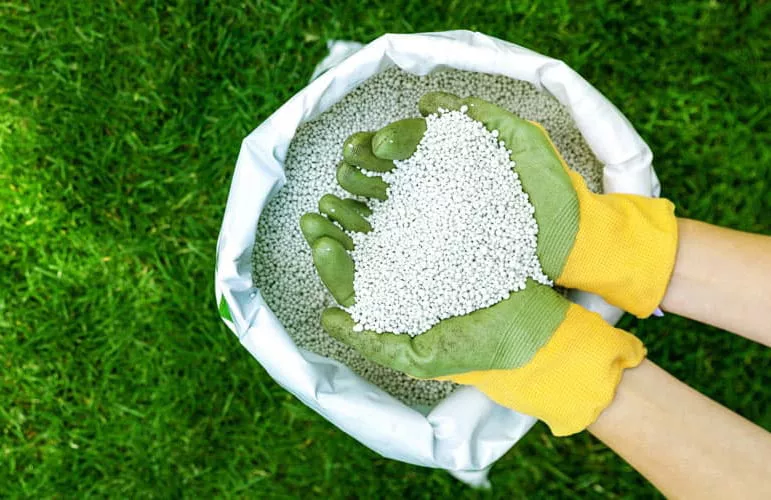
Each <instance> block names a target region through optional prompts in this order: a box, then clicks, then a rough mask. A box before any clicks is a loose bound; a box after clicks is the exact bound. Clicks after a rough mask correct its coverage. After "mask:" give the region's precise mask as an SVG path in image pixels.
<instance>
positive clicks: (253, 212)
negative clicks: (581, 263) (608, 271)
mask: <svg viewBox="0 0 771 500" xmlns="http://www.w3.org/2000/svg"><path fill="white" fill-rule="evenodd" d="M360 47H361V46H360V45H359V44H357V43H355V42H334V43H331V44H330V55H329V56H328V57H327V58H326V59H325V60H324V61H322V63H321V64H320V65H319V67H317V71H316V72H315V73H314V77H317V78H316V79H315V80H313V81H312V82H311V83H310V84H309V85H308V86H307V87H306V88H305V89H303V90H302V91H300V92H299V93H298V94H297V95H295V96H294V97H293V98H292V99H290V100H289V101H288V102H287V103H286V104H284V105H283V106H282V107H281V108H279V109H278V110H277V111H276V112H275V113H274V114H273V115H271V116H270V117H269V118H268V119H267V120H266V121H265V122H263V123H262V124H261V125H260V126H259V127H258V128H256V129H255V130H254V131H253V132H252V133H251V134H249V136H247V137H246V139H244V141H243V144H242V147H241V152H240V154H239V157H238V162H237V163H236V169H235V173H234V176H233V183H232V185H231V188H230V195H229V197H228V202H227V207H226V209H225V217H224V220H223V223H222V229H221V231H220V235H219V241H218V243H217V267H216V271H215V287H216V296H217V303H218V304H219V305H220V311H221V313H222V316H223V320H224V321H225V323H226V324H227V325H228V327H229V328H230V329H231V330H232V331H233V332H234V333H235V334H236V335H237V336H238V338H239V340H240V341H241V343H242V344H243V345H244V347H246V348H247V349H248V350H249V352H250V353H251V354H252V356H254V358H255V359H257V361H259V362H260V364H261V365H262V366H263V367H264V368H265V369H266V370H267V371H268V373H269V374H270V376H271V377H273V378H274V379H275V380H276V381H277V382H278V383H279V384H281V386H282V387H284V388H285V389H286V390H288V391H289V392H291V393H292V394H294V395H295V396H296V397H298V398H299V399H300V400H301V401H303V402H304V403H305V404H306V405H308V406H309V407H311V408H313V409H314V410H315V411H317V412H318V413H320V414H321V415H323V416H324V417H325V418H326V419H328V420H329V421H330V422H332V423H333V424H335V425H336V426H338V427H339V428H340V429H342V430H343V431H345V432H346V433H348V434H350V435H351V436H353V437H354V438H356V439H357V440H359V441H360V442H361V443H362V444H364V445H366V446H368V447H369V448H371V449H373V450H375V451H376V452H378V453H380V454H381V455H383V456H385V457H389V458H393V459H396V460H402V461H404V462H408V463H412V464H418V465H425V466H429V467H438V468H443V469H447V470H448V471H449V472H450V473H452V474H453V475H455V476H456V477H458V478H459V479H461V480H463V481H466V482H467V483H469V484H472V485H476V486H486V485H488V484H489V483H488V481H487V471H488V470H489V468H490V466H491V465H492V464H493V463H494V462H495V460H497V459H498V458H499V457H500V456H501V455H503V454H504V453H505V452H506V451H507V450H508V449H509V448H511V446H512V445H514V443H516V442H517V441H518V440H519V439H520V438H521V437H522V436H523V435H524V434H525V433H526V432H527V431H528V430H529V429H530V427H532V425H533V423H534V419H533V418H532V417H529V416H525V415H522V414H519V413H516V412H514V411H511V410H509V409H506V408H502V407H500V406H498V405H496V404H495V403H492V402H491V401H490V400H489V399H487V397H485V396H484V395H483V394H481V393H480V392H478V391H477V390H476V389H474V388H471V387H463V388H461V389H459V390H457V391H455V392H454V393H453V394H451V395H450V396H449V397H448V398H446V399H445V400H444V401H442V402H440V403H439V404H438V405H437V406H436V407H435V408H433V409H432V410H431V411H430V412H429V413H428V414H427V415H425V414H422V413H421V412H419V411H418V410H416V409H412V408H409V407H407V406H406V405H404V404H403V403H401V402H400V401H398V400H396V399H395V398H393V397H391V396H390V395H388V394H386V393H385V392H384V391H382V390H381V389H379V388H378V387H375V386H374V385H372V384H370V383H369V382H367V381H365V380H363V379H362V378H360V377H359V376H358V375H356V374H354V373H353V372H352V371H351V370H349V369H348V368H347V367H345V366H343V365H342V364H340V363H339V362H337V361H334V360H330V359H327V358H324V357H321V356H319V355H316V354H314V353H311V352H308V351H306V350H303V349H299V348H297V347H296V346H295V344H294V343H293V342H292V340H291V338H290V337H289V335H288V334H287V333H286V331H285V330H284V328H283V327H282V326H281V324H280V323H279V322H278V320H277V319H276V317H275V316H274V315H273V313H272V312H271V310H270V309H269V308H268V306H267V305H266V304H265V302H264V300H263V299H262V297H261V295H260V293H259V290H257V289H256V288H254V287H253V285H252V278H251V253H252V247H253V244H254V239H255V233H256V230H257V220H258V218H259V214H260V212H261V211H262V208H263V207H264V206H265V204H266V202H267V201H268V200H269V199H270V197H271V196H272V195H273V194H274V193H275V192H276V191H277V190H278V189H280V188H281V186H282V185H283V183H284V182H285V178H284V174H283V161H284V158H285V156H286V152H287V148H288V146H289V143H290V141H291V140H292V137H293V136H294V133H295V131H296V129H297V127H298V126H299V125H300V123H302V122H303V121H306V120H310V119H313V118H314V117H316V116H318V114H320V113H322V112H324V111H326V110H327V109H329V107H330V106H332V105H333V104H334V103H336V102H337V101H339V100H340V99H341V98H342V97H343V96H344V95H346V94H347V93H348V92H349V91H351V90H352V89H353V88H355V87H356V86H358V85H359V84H360V83H362V82H363V81H364V80H366V79H368V78H370V77H371V76H373V75H375V74H377V73H379V72H381V71H383V70H384V69H386V68H389V67H392V66H394V65H396V66H399V67H400V68H401V69H403V70H405V71H408V72H410V73H414V74H418V75H425V74H428V73H430V72H431V71H433V70H435V69H441V68H455V69H460V70H468V71H477V72H483V73H491V74H501V75H506V76H509V77H512V78H516V79H519V80H526V81H529V82H531V83H533V84H534V85H535V86H536V87H538V88H539V89H541V90H544V91H546V92H549V93H551V94H552V95H553V96H554V97H555V98H557V99H558V100H559V101H560V102H562V103H563V104H564V105H566V106H567V107H568V109H569V110H570V112H571V114H572V115H573V118H574V119H575V121H576V123H577V125H578V127H579V129H580V130H581V132H582V134H583V135H584V137H585V138H586V141H587V143H588V144H589V146H590V147H591V148H592V150H593V151H594V153H595V155H596V156H597V158H599V160H600V161H601V162H602V163H603V164H604V165H605V170H604V176H603V185H604V189H605V192H626V193H635V194H641V195H646V196H658V194H659V183H658V179H657V178H656V175H655V173H654V171H653V168H652V166H651V160H652V154H651V151H650V149H649V148H648V146H647V145H646V144H645V143H644V142H643V140H642V139H641V138H640V136H639V135H638V134H637V133H636V132H635V130H634V129H633V128H632V126H631V124H630V123H629V122H628V121H627V119H626V118H625V117H624V116H623V115H622V114H621V113H620V112H619V111H618V109H616V108H615V107H614V106H613V105H612V104H611V103H610V102H609V101H608V100H607V99H605V98H604V97H603V96H602V95H601V94H600V93H599V92H598V91H597V90H596V89H595V88H594V87H592V86H591V85H589V84H588V83H587V82H586V81H585V80H584V79H583V78H581V77H580V76H579V75H578V74H577V73H575V72H574V71H573V70H571V69H570V68H569V67H568V66H566V65H565V64H564V63H562V62H561V61H557V60H555V59H551V58H548V57H545V56H542V55H540V54H537V53H535V52H533V51H530V50H528V49H525V48H523V47H520V46H518V45H514V44H512V43H508V42H504V41H501V40H498V39H495V38H492V37H489V36H486V35H483V34H480V33H473V32H469V31H450V32H443V33H426V34H414V35H385V36H382V37H380V38H378V39H377V40H375V41H374V42H372V43H370V44H368V45H366V46H364V47H362V48H360ZM319 75H320V76H319ZM571 298H572V299H573V300H575V301H577V302H579V303H580V304H582V305H584V306H586V307H588V308H589V309H592V310H595V311H597V312H599V313H601V314H602V315H603V316H604V317H605V319H607V320H608V321H609V322H611V323H615V322H617V321H618V319H619V318H620V317H621V314H622V312H621V311H620V310H618V309H616V308H614V307H612V306H609V305H608V304H606V303H605V302H604V301H602V299H600V298H599V297H596V296H593V295H590V294H586V293H583V292H575V293H573V294H572V295H571Z"/></svg>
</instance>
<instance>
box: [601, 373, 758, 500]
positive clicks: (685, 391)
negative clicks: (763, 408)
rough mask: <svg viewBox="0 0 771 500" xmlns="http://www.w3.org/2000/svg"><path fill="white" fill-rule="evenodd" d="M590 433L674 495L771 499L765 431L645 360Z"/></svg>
mask: <svg viewBox="0 0 771 500" xmlns="http://www.w3.org/2000/svg"><path fill="white" fill-rule="evenodd" d="M589 431H590V432H591V433H592V434H594V435H595V436H597V437H598V438H599V439H600V440H602V441H603V442H604V443H605V444H606V445H608V446H609V447H610V448H611V449H613V450H614V451H615V452H616V453H618V454H619V455H620V456H621V457H623V458H624V459H625V460H626V461H627V462H629V463H630V464H631V465H632V466H633V467H634V468H635V469H636V470H638V471H639V472H640V473H641V474H643V475H644V476H645V477H646V478H648V480H649V481H651V482H652V483H653V484H654V485H655V486H656V487H657V488H658V489H659V490H661V491H662V492H663V493H664V494H665V495H667V496H669V497H674V498H720V499H724V498H771V474H769V465H768V464H769V461H771V434H769V433H768V432H766V431H765V430H763V429H762V428H760V427H758V426H756V425H755V424H753V423H752V422H749V421H748V420H745V419H744V418H742V417H740V416H739V415H737V414H735V413H733V412H731V411H730V410H728V409H726V408H724V407H722V406H720V405H719V404H717V403H715V402H714V401H712V400H710V399H708V398H707V397H705V396H703V395H701V394H699V393H698V392H696V391H694V390H693V389H691V388H690V387H688V386H687V385H685V384H683V383H682V382H680V381H679V380H677V379H675V378H674V377H672V376H671V375H669V374H668V373H667V372H665V371H664V370H662V369H661V368H659V367H658V366H656V365H655V364H654V363H652V362H650V361H647V360H646V361H644V362H643V364H641V365H640V366H639V367H637V368H634V369H631V370H627V371H626V372H625V374H624V377H623V380H622V382H621V384H620V385H619V387H618V392H617V394H616V397H615V399H614V401H613V403H612V404H611V406H610V407H608V408H607V409H606V410H605V411H604V412H603V413H602V414H601V415H600V417H599V419H598V420H597V421H596V422H595V423H594V424H592V426H590V427H589Z"/></svg>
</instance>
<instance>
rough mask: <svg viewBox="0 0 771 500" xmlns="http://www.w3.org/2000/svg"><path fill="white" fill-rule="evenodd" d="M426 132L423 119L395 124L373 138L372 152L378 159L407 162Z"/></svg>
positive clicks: (379, 131) (406, 120)
mask: <svg viewBox="0 0 771 500" xmlns="http://www.w3.org/2000/svg"><path fill="white" fill-rule="evenodd" d="M425 132H426V120H424V119H423V118H407V119H405V120H399V121H396V122H393V123H391V124H390V125H387V126H385V127H383V128H381V129H380V130H378V131H377V133H376V134H375V136H374V137H373V138H372V152H373V153H374V155H375V156H376V157H378V158H385V159H388V160H406V159H407V158H409V157H410V156H412V154H413V153H414V152H415V150H416V149H417V148H418V144H419V143H420V141H421V140H423V134H424V133H425ZM365 168H366V167H365Z"/></svg>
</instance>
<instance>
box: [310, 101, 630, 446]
mask: <svg viewBox="0 0 771 500" xmlns="http://www.w3.org/2000/svg"><path fill="white" fill-rule="evenodd" d="M425 101H426V99H424V100H423V101H422V102H423V103H425ZM443 107H444V106H443ZM517 120H518V121H519V122H522V120H519V119H517ZM523 123H525V124H528V122H523ZM527 126H528V127H529V126H530V125H529V124H528V125H527ZM424 131H425V122H424V121H423V120H422V119H410V120H402V121H400V122H396V123H394V124H391V125H389V126H388V127H385V128H384V129H383V130H381V131H380V132H378V133H377V134H374V133H359V134H354V135H353V136H352V137H350V138H349V139H348V141H346V144H345V145H344V155H343V156H344V161H343V163H341V164H340V166H339V167H338V172H337V178H338V182H339V183H340V185H341V186H342V187H343V188H345V189H346V190H348V191H350V192H352V193H354V194H357V195H361V196H366V197H371V198H378V199H385V198H386V188H387V186H386V184H385V182H383V180H382V179H381V178H379V177H371V176H367V175H364V174H363V173H362V172H361V171H360V170H359V168H363V169H365V170H369V171H376V172H383V171H388V170H390V169H392V168H394V164H393V162H392V161H390V160H391V159H403V158H407V157H409V156H410V155H411V154H412V153H413V152H414V150H415V147H416V146H417V144H418V142H420V139H421V138H422V135H423V132H424ZM507 144H508V143H507ZM509 147H510V148H511V146H510V145H509ZM375 153H377V154H375ZM560 168H562V166H561V165H560ZM558 179H559V177H558ZM563 180H564V178H563ZM523 184H524V181H523ZM553 205H556V204H553ZM557 208H559V207H557ZM319 210H320V212H321V213H322V214H324V215H326V216H327V217H329V218H330V219H332V220H335V221H337V222H338V223H339V224H340V225H341V226H343V227H344V228H345V229H346V230H348V231H361V232H367V231H369V230H370V229H371V227H370V225H369V222H368V221H367V216H368V215H369V214H370V211H369V208H368V207H367V206H366V205H365V204H363V203H361V202H358V201H355V200H352V199H346V200H342V199H340V198H337V197H335V196H333V195H325V196H324V197H322V199H321V200H320V201H319ZM300 225H301V228H302V231H303V234H304V236H305V238H306V239H307V240H308V242H309V244H310V245H311V248H312V251H313V259H314V263H315V265H316V269H317V271H318V273H319V275H320V277H321V279H322V281H323V282H324V283H325V284H326V285H327V287H328V288H329V290H330V292H331V293H332V295H333V296H334V297H335V299H336V300H337V301H338V303H340V304H341V305H343V306H350V305H352V304H353V303H354V301H355V296H354V289H353V279H354V262H353V260H352V259H351V257H350V255H349V254H348V251H349V250H351V249H352V248H353V241H352V240H351V238H350V237H349V236H348V235H347V234H345V233H344V232H343V231H341V230H340V229H339V228H338V227H337V226H335V225H334V224H333V223H331V222H330V220H329V219H327V218H326V217H324V216H322V215H319V214H317V213H308V214H305V215H304V216H303V217H302V218H301V221H300ZM539 239H540V236H539ZM539 248H540V243H539ZM322 325H323V327H324V329H325V330H326V331H327V332H328V333H330V334H331V335H332V336H334V337H335V338H337V339H339V340H341V341H342V342H344V343H347V344H349V345H351V346H352V347H354V348H356V349H357V350H359V351H360V352H361V353H362V354H363V355H364V356H365V357H367V358H369V359H371V360H373V361H375V362H377V363H380V364H383V365H386V366H389V367H391V368H394V369H397V370H400V371H403V372H405V373H407V374H409V375H412V376H414V377H419V378H435V379H440V380H452V381H455V382H458V383H461V384H470V385H474V386H476V387H478V388H479V389H480V390H482V391H483V392H485V393H486V394H487V395H488V396H489V397H491V398H492V399H493V400H495V401H496V402H498V403H500V404H502V405H504V406H508V407H511V408H514V409H516V410H518V411H522V412H524V413H528V414H531V415H534V416H536V417H538V418H540V419H542V420H544V421H546V422H547V423H548V424H549V426H550V427H551V429H552V431H553V432H554V433H555V434H556V435H567V434H572V433H575V432H578V431H580V430H583V429H584V428H585V427H586V426H588V425H589V424H591V423H592V422H593V421H594V420H595V419H596V418H597V416H598V415H599V413H600V412H601V411H602V410H603V409H604V408H605V407H606V406H607V405H608V404H609V403H610V401H611V400H612V398H613V394H614V391H615V387H616V386H617V384H618V381H619V379H620V377H621V374H622V372H623V369H624V368H628V367H632V366H636V365H637V364H639V363H640V362H641V361H642V359H643V358H644V356H645V349H644V347H643V346H642V343H641V342H640V341H639V340H638V339H636V338H635V337H634V336H632V335H630V334H628V333H626V332H623V331H621V330H618V329H615V328H613V327H611V326H610V325H608V324H607V323H605V322H604V321H603V320H602V318H601V317H600V316H599V315H597V314H595V313H590V312H588V311H586V310H585V309H583V308H581V307H580V306H577V305H575V304H571V303H570V302H568V301H567V300H566V299H564V298H563V297H562V296H560V295H559V294H557V293H556V292H555V291H554V290H552V289H551V288H549V287H546V286H543V285H540V284H538V283H535V282H533V281H532V280H531V281H529V282H528V285H527V287H526V288H525V290H522V291H519V292H516V293H513V294H511V296H510V297H509V298H508V299H506V300H503V301H501V302H499V303H497V304H495V305H493V306H491V307H488V308H485V309H481V310H478V311H475V312H473V313H471V314H468V315H465V316H459V317H454V318H449V319H446V320H444V321H442V322H440V323H438V324H437V325H435V326H434V327H433V328H431V329H430V330H428V331H427V332H424V333H423V334H421V335H419V336H417V337H414V338H412V337H409V336H407V335H393V334H389V333H385V334H377V333H374V332H368V331H364V332H355V331H354V322H353V320H352V319H351V317H350V316H349V315H348V313H346V312H345V311H343V310H342V309H338V308H330V309H327V310H326V311H324V313H323V315H322ZM471 346H473V348H470V347H471Z"/></svg>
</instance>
